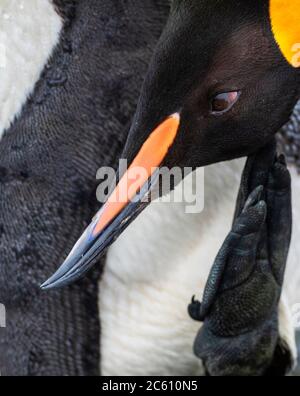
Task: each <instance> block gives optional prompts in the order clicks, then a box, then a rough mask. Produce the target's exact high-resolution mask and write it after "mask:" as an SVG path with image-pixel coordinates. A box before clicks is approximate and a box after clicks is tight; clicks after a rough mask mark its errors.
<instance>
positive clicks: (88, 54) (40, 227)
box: [0, 0, 168, 375]
mask: <svg viewBox="0 0 300 396" xmlns="http://www.w3.org/2000/svg"><path fill="white" fill-rule="evenodd" d="M22 3H23V7H24V8H22V9H19V8H18V7H19V4H20V2H19V1H14V2H12V1H9V2H5V4H4V5H3V7H2V4H1V11H2V12H3V13H6V14H7V15H8V17H9V19H8V20H7V21H8V22H7V24H8V23H9V26H7V29H8V28H10V29H11V30H10V31H11V34H10V35H8V37H7V40H10V41H8V42H9V45H8V44H7V46H8V51H9V53H8V57H9V58H8V62H9V63H8V66H9V67H8V69H6V68H4V69H1V70H0V74H1V80H3V79H4V80H5V81H6V83H7V84H8V86H7V90H6V92H5V93H3V92H2V91H1V89H0V91H1V94H0V95H3V96H2V102H1V110H3V101H4V99H3V98H5V100H6V101H11V106H10V107H9V108H10V109H11V113H10V114H9V115H8V116H7V118H5V117H4V116H3V115H2V118H1V125H2V131H1V132H3V136H2V140H1V143H0V152H1V155H0V156H1V161H0V190H1V202H0V218H1V242H0V244H1V245H0V249H1V264H0V301H1V303H3V304H5V306H6V310H7V328H6V329H1V338H0V360H1V365H0V366H1V368H0V371H1V373H2V375H43V374H47V375H96V374H98V373H99V372H100V370H99V354H100V353H99V352H100V350H99V331H100V330H99V329H100V326H99V318H98V312H97V293H98V278H99V273H100V263H99V266H98V270H97V271H96V272H95V273H94V274H93V275H91V276H89V278H88V279H86V280H84V281H83V282H82V283H81V285H76V286H74V287H71V288H69V289H67V290H63V291H59V292H55V293H52V294H46V293H43V292H41V290H40V288H39V285H40V283H41V282H42V281H43V280H44V279H45V278H46V277H47V276H48V274H49V271H50V272H51V271H54V270H55V268H56V267H57V263H58V262H61V261H62V260H63V259H64V257H65V256H66V254H67V253H68V251H69V250H70V249H71V247H72V245H73V243H75V241H76V239H77V238H78V237H79V235H80V233H81V232H82V231H83V229H84V227H85V226H86V225H87V222H88V221H89V220H90V217H91V216H92V215H93V213H94V212H95V210H96V209H97V206H98V204H97V202H96V197H95V189H96V186H97V181H96V178H95V175H96V171H97V169H98V168H99V167H100V166H102V165H113V166H114V165H116V160H117V158H118V157H119V155H120V152H121V149H122V146H123V144H124V140H125V138H126V135H127V132H128V125H129V122H130V120H131V117H132V114H133V110H134V107H135V105H136V101H137V96H138V92H139V89H140V85H141V82H142V78H143V75H144V73H145V71H146V68H147V63H148V60H149V58H150V55H151V53H152V49H153V47H154V45H155V43H156V41H157V39H158V37H159V34H160V31H161V29H162V26H163V24H164V22H165V16H166V14H167V11H168V10H166V8H165V6H164V5H160V4H159V2H158V3H157V2H155V7H153V2H152V1H149V2H143V5H142V4H140V2H131V3H130V5H129V6H125V4H123V3H120V2H119V1H111V0H109V1H101V2H99V1H79V2H73V1H72V2H65V1H63V2H59V1H58V2H56V6H57V7H58V11H59V13H58V12H56V11H55V9H54V8H53V4H52V3H51V2H50V1H48V0H39V1H35V0H26V1H24V2H22ZM65 7H66V8H65ZM74 7H75V8H74ZM61 15H62V16H63V17H64V18H65V19H62V16H61ZM25 16H26V18H25ZM16 26H18V27H19V28H18V29H20V30H21V33H19V30H18V29H17V28H16ZM4 28H6V24H5V25H3V26H2V24H1V29H4ZM145 28H146V29H145ZM14 32H15V34H16V37H14V36H13V33H14ZM116 32H119V34H116ZM22 38H23V39H24V42H23V41H22ZM8 42H7V43H8ZM30 48H31V52H30ZM42 50H44V52H43V51H42ZM35 52H37V53H38V55H39V56H38V58H37V59H36V58H34V56H33V55H34V54H35ZM14 56H15V57H14ZM21 60H22V61H23V62H24V66H22V63H21ZM14 61H15V62H16V63H14ZM18 67H19V68H18ZM27 70H28V71H27ZM40 72H42V74H41V75H40ZM7 73H8V74H9V75H8V74H7ZM10 73H11V76H10ZM29 77H30V78H29ZM25 80H26V81H27V82H26V81H25ZM18 81H20V85H18ZM25 83H26V84H25ZM35 83H36V84H35ZM25 85H26V86H25ZM4 104H5V102H4ZM23 104H24V106H23V107H22V105H23ZM9 122H11V124H10V126H9V127H8V123H9ZM5 127H7V128H6V130H5V131H4V129H5Z"/></svg>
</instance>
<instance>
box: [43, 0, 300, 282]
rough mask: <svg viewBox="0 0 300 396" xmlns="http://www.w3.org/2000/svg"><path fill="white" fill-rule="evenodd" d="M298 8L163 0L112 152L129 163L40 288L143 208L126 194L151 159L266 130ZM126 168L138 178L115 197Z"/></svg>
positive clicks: (234, 149) (297, 30)
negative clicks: (123, 130)
mask: <svg viewBox="0 0 300 396" xmlns="http://www.w3.org/2000/svg"><path fill="white" fill-rule="evenodd" d="M299 11H300V0H296V1H290V2H288V3H287V2H285V1H283V0H259V1H258V0H257V1H253V0H249V1H248V0H247V1H245V0H243V1H236V0H226V1H223V0H215V1H212V0H202V1H199V0H189V1H184V0H173V2H172V7H171V12H170V16H169V19H168V22H167V24H166V27H165V30H164V32H163V34H162V36H161V38H160V40H159V43H158V45H157V48H156V51H155V53H154V56H153V58H152V61H151V63H150V65H149V69H148V73H147V75H146V78H145V81H144V84H143V87H142V90H141V95H140V98H139V102H138V105H137V109H136V113H135V116H134V119H133V123H132V126H131V129H130V132H129V135H128V139H127V143H126V146H125V148H124V152H123V155H122V158H126V159H127V160H128V162H129V164H131V165H130V167H129V169H128V171H127V173H126V174H125V175H124V176H123V178H121V179H120V182H119V185H118V186H117V188H116V190H115V191H114V192H113V193H112V195H111V197H110V198H109V200H108V202H107V203H106V204H105V205H104V206H103V208H102V209H101V211H100V212H99V213H98V214H97V215H96V217H95V218H94V220H93V222H92V224H91V225H90V226H89V228H88V229H87V230H86V232H85V234H84V235H83V236H82V238H81V239H80V240H79V242H78V243H77V245H76V246H75V248H74V249H73V251H72V252H71V253H70V255H69V256H68V258H67V260H66V261H65V263H64V264H63V266H62V267H61V268H60V269H59V270H58V272H57V273H56V274H55V275H54V276H53V277H52V278H50V279H49V280H48V281H47V282H46V283H45V284H44V285H43V286H42V287H43V288H44V289H48V288H53V287H60V286H63V285H66V284H68V283H70V282H72V281H74V280H76V279H78V278H79V277H80V276H82V274H83V273H85V272H86V271H87V270H88V269H89V268H90V266H91V265H92V263H93V259H94V258H95V257H96V256H97V255H99V254H101V253H102V252H104V251H105V249H106V248H107V247H108V246H109V245H110V244H111V243H112V242H113V241H114V240H115V239H116V237H117V236H118V235H119V234H120V233H121V232H122V231H123V230H124V228H126V227H127V225H128V224H129V223H130V222H131V221H132V220H133V219H134V218H135V217H136V216H137V215H138V214H139V212H140V211H141V210H142V209H143V208H144V207H145V204H143V203H142V202H141V201H142V200H141V199H140V198H139V199H135V200H133V201H132V200H131V199H132V198H135V197H136V196H137V194H140V195H141V194H142V195H143V196H144V195H145V194H147V192H148V190H149V188H150V187H149V185H150V184H149V183H146V182H147V180H148V179H149V178H150V176H153V173H152V172H153V171H152V170H153V169H154V168H155V167H161V166H167V167H169V168H172V167H174V166H177V167H180V168H184V167H192V168H196V167H202V166H205V165H209V164H213V163H216V162H220V161H225V160H231V159H234V158H238V157H243V156H246V155H250V154H252V153H254V152H255V151H257V150H258V149H259V148H261V147H263V146H264V145H266V144H267V143H268V142H269V141H270V140H271V139H272V138H273V137H274V135H275V133H276V132H277V131H278V130H279V129H280V127H281V126H282V125H284V124H285V123H286V122H287V121H288V119H289V117H290V115H291V112H292V110H293V108H294V106H295V104H296V102H297V100H298V99H299V89H300V84H299V83H300V68H299V67H298V66H300V63H299V65H298V62H297V60H299V59H300V56H298V57H297V55H299V53H298V54H297V51H298V52H300V50H299V48H300V45H299V46H297V44H298V43H297V42H295V41H296V40H297V38H299V43H300V12H299ZM297 13H298V15H297ZM135 167H141V168H143V169H144V170H145V172H144V176H143V177H141V178H140V180H139V181H138V182H137V183H135V184H130V183H129V184H130V185H129V187H130V188H131V195H130V196H129V195H128V199H127V200H126V201H125V202H124V201H123V202H117V199H116V196H117V195H118V193H119V192H120V191H121V190H122V189H123V188H127V189H128V188H129V187H128V183H125V181H124V180H125V179H126V181H127V180H128V179H130V177H129V178H128V176H129V174H130V171H131V170H133V169H134V168H135ZM125 185H126V186H127V187H125ZM145 186H147V187H145Z"/></svg>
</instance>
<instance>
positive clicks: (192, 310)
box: [188, 296, 203, 322]
mask: <svg viewBox="0 0 300 396" xmlns="http://www.w3.org/2000/svg"><path fill="white" fill-rule="evenodd" d="M188 313H189V315H190V317H191V318H192V319H193V320H196V321H197V322H202V320H203V317H202V315H201V302H200V301H198V300H196V298H195V296H193V297H192V301H191V303H190V304H189V306H188Z"/></svg>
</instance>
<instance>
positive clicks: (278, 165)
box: [189, 144, 292, 376]
mask: <svg viewBox="0 0 300 396" xmlns="http://www.w3.org/2000/svg"><path fill="white" fill-rule="evenodd" d="M291 224H292V215H291V179H290V174H289V171H288V170H287V167H286V163H285V160H284V157H283V156H280V157H279V158H278V157H277V156H276V157H275V145H274V144H272V145H270V146H268V147H266V148H265V149H263V150H262V151H261V152H259V153H258V154H257V155H255V156H253V157H250V158H249V159H248V161H247V164H246V167H245V170H244V173H243V176H242V183H241V188H240V193H239V197H238V201H237V207H236V214H235V219H234V222H233V226H232V230H231V232H230V233H229V235H228V237H227V238H226V240H225V242H224V244H223V246H222V248H221V250H220V252H219V254H218V256H217V258H216V260H215V262H214V265H213V267H212V270H211V273H210V275H209V278H208V281H207V284H206V288H205V291H204V296H203V301H202V303H201V304H200V302H199V301H196V300H195V299H194V298H193V300H192V303H191V304H190V306H189V313H190V315H191V317H192V318H193V319H195V320H199V321H202V322H203V327H202V328H201V329H200V331H199V333H198V335H197V338H196V341H195V345H194V350H195V353H196V355H197V356H198V357H199V358H201V359H202V361H203V363H204V365H205V368H206V370H207V373H208V374H209V375H212V376H233V375H240V376H261V375H267V374H270V375H284V374H286V372H287V371H288V370H289V369H290V367H291V360H290V357H289V354H288V352H287V348H286V346H285V345H284V344H283V342H282V340H280V337H279V333H278V303H279V299H280V295H281V290H282V285H283V278H284V271H285V266H286V261H287V255H288V251H289V245H290V240H291Z"/></svg>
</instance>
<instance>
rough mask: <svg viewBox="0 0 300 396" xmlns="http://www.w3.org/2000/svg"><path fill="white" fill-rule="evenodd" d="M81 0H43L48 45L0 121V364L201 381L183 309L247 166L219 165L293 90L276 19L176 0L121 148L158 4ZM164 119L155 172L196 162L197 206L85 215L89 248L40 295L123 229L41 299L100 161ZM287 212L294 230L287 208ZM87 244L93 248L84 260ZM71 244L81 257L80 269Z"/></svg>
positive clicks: (253, 140) (290, 285)
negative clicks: (2, 310) (200, 196)
mask: <svg viewBox="0 0 300 396" xmlns="http://www.w3.org/2000/svg"><path fill="white" fill-rule="evenodd" d="M27 3H28V4H29V2H27ZM27 3H26V4H27ZM92 3H93V4H91V2H90V1H89V2H87V1H84V0H82V1H80V0H78V1H76V2H75V1H74V2H54V3H50V2H48V1H44V6H45V7H48V8H47V11H46V13H47V18H48V17H49V15H52V16H53V24H51V28H50V29H49V30H48V31H47V32H46V34H45V35H46V36H47V38H49V37H51V35H50V34H49V32H50V31H51V32H52V34H53V36H52V39H53V41H51V42H50V44H49V46H48V48H47V51H45V57H44V58H43V60H41V62H40V64H39V68H37V69H36V73H35V74H34V77H32V79H31V83H30V84H29V83H28V85H27V86H26V90H25V89H24V90H23V92H22V102H21V103H18V107H17V108H16V109H15V111H14V112H13V111H12V112H11V113H10V114H9V116H8V118H7V120H6V123H7V124H6V126H5V127H3V131H5V133H4V134H3V137H2V141H1V145H0V146H1V152H2V155H1V163H2V169H3V172H2V179H3V182H2V184H3V197H4V199H3V204H2V205H3V207H2V209H1V211H2V213H3V219H5V217H6V216H5V213H9V214H10V215H9V218H7V220H6V221H4V222H3V223H4V224H3V232H2V234H3V252H4V255H3V257H4V259H3V264H2V265H1V277H0V278H1V282H3V283H2V287H1V288H0V290H1V295H0V301H1V300H2V301H3V302H4V303H5V304H6V306H7V307H8V321H7V322H8V324H9V323H11V325H9V326H10V329H8V330H9V331H8V332H7V337H8V338H5V339H3V340H2V341H1V350H3V354H1V355H2V356H1V358H2V362H1V365H2V367H3V368H4V369H3V370H4V371H6V373H12V372H19V373H23V374H36V375H37V374H40V373H48V374H49V373H60V374H62V373H64V372H65V373H67V374H74V373H75V374H87V373H89V374H93V373H95V371H99V372H101V373H102V374H104V375H117V374H118V375H120V374H121V375H126V374H127V375H151V374H160V375H200V374H202V373H203V367H202V364H201V362H200V361H199V360H198V359H197V358H196V357H195V356H194V354H193V350H192V345H193V339H194V337H195V334H196V332H197V330H198V326H199V325H198V324H195V323H194V322H193V321H192V320H191V319H190V318H189V317H188V315H187V310H186V306H187V303H188V302H189V300H190V297H191V295H192V294H195V293H198V292H199V288H201V287H202V288H203V287H204V285H205V280H206V277H207V274H208V271H209V268H210V266H211V264H212V262H213V259H214V257H215V255H216V252H217V251H218V249H219V247H220V245H221V242H222V241H223V240H224V237H225V236H226V234H227V233H228V231H229V229H230V223H231V220H232V215H233V208H234V203H235V198H236V194H237V190H238V185H239V181H240V176H241V172H242V168H243V160H235V161H231V162H225V163H224V162H222V161H226V160H228V161H229V160H233V159H234V158H237V157H243V156H246V155H249V154H251V153H253V152H254V151H255V150H256V149H259V148H260V147H262V146H263V145H264V144H266V143H267V142H268V141H269V139H270V138H271V137H272V136H273V135H274V133H275V132H277V131H278V130H279V129H280V128H281V127H282V126H283V125H284V124H285V123H286V122H287V121H288V119H289V117H290V115H291V112H292V110H293V108H294V106H295V104H296V102H297V100H298V98H299V81H298V80H299V71H298V68H297V67H295V65H294V63H293V61H292V59H291V57H290V54H288V51H287V48H286V47H285V46H284V44H283V41H282V40H281V34H280V32H281V31H282V29H281V28H280V27H281V26H280V23H279V24H278V23H275V25H273V26H272V24H271V22H272V21H274V20H276V16H277V14H276V15H275V19H273V20H272V17H271V13H270V10H271V8H270V2H269V1H260V2H258V1H257V2H253V1H251V2H250V1H249V2H244V1H243V3H241V4H240V5H239V7H236V2H233V1H228V2H227V3H226V4H225V3H220V2H211V1H210V2H208V1H193V0H191V1H189V2H183V1H178V0H174V1H173V3H172V8H171V13H170V18H169V21H168V22H167V24H166V27H165V30H164V33H163V35H162V37H161V39H160V41H159V43H158V45H157V47H156V50H155V52H154V56H153V58H152V61H151V62H150V63H149V64H150V66H149V70H148V73H147V74H146V79H145V82H144V84H143V88H142V93H141V96H140V99H139V101H138V104H137V110H136V114H135V116H134V121H133V123H132V126H131V128H130V132H129V135H128V138H127V141H126V136H127V132H126V127H127V125H128V126H129V123H130V119H131V116H132V114H130V111H131V109H132V107H133V106H134V104H135V103H134V102H135V101H136V99H137V92H138V88H139V87H140V86H141V79H142V76H143V73H145V71H146V67H147V66H148V65H147V63H148V60H149V59H150V55H151V53H152V49H153V47H154V44H155V43H156V40H157V39H158V36H159V35H160V32H161V29H162V27H163V25H164V24H165V18H166V16H167V13H168V7H169V2H167V1H165V2H163V1H161V2H157V1H156V2H149V8H148V3H147V6H146V5H145V4H144V3H145V2H143V6H141V5H139V4H138V2H134V1H132V2H130V6H131V7H130V6H129V10H128V9H126V10H125V9H124V7H123V6H122V5H120V2H114V3H113V6H114V7H115V9H114V10H112V2H111V1H110V2H109V3H108V2H101V5H99V2H92ZM233 3H234V4H233ZM274 3H276V2H274ZM274 3H273V4H274ZM293 3H295V4H296V3H297V2H293ZM24 5H25V3H24ZM32 5H33V6H35V5H36V4H35V2H32ZM275 8H276V7H275ZM272 10H273V9H272ZM113 11H115V12H113ZM150 11H151V12H152V13H150ZM150 14H151V15H152V16H153V25H151V18H150V17H149V15H150ZM7 15H9V13H7ZM123 18H125V19H123ZM8 19H9V18H8ZM87 21H88V22H89V23H87ZM100 21H101V23H100ZM39 22H40V20H39ZM131 23H132V25H131ZM55 24H56V25H55ZM148 24H150V25H148ZM45 25H46V24H45ZM55 26H56V30H55ZM274 26H275V30H274V29H273V28H274ZM278 26H279V27H278ZM96 27H97V28H96ZM130 27H131V28H130ZM277 27H278V29H277ZM85 29H88V30H85ZM89 29H90V30H89ZM124 29H126V32H127V33H128V35H127V34H126V35H124V36H123V35H122V34H121V33H120V32H122V33H123V32H124ZM127 29H128V30H129V31H127ZM133 43H134V45H133ZM123 46H125V54H126V57H124V47H123ZM39 53H40V52H39ZM110 56H111V58H110ZM100 65H103V68H101V67H100ZM123 68H124V69H123ZM120 70H122V72H121V71H120ZM112 76H114V77H115V79H116V81H117V83H116V82H115V80H114V78H112ZM137 77H138V78H137ZM112 81H114V82H115V83H112ZM120 93H123V95H124V96H123V95H120ZM5 97H6V96H5ZM112 98H113V99H112ZM257 109H259V110H257ZM213 113H214V114H213ZM124 114H125V115H126V116H124ZM120 117H121V119H120ZM224 120H225V121H224ZM166 126H167V130H168V131H169V133H167V137H168V141H167V142H163V144H162V155H161V157H160V156H159V158H158V159H161V161H159V165H161V162H164V164H166V165H168V166H170V167H171V166H173V165H177V166H180V167H187V166H191V167H193V168H194V167H200V166H206V168H205V209H204V211H203V212H202V213H201V214H197V215H195V214H193V215H187V214H186V213H185V211H184V205H182V206H180V205H179V206H178V205H165V204H158V203H153V204H151V205H149V206H148V207H147V208H144V206H143V205H139V203H137V204H136V205H134V206H133V207H132V206H130V205H129V206H128V207H126V208H122V211H120V212H117V213H115V212H114V213H115V214H116V217H111V213H112V212H111V210H108V211H106V213H108V215H107V216H108V217H107V218H108V220H106V221H108V222H107V223H105V222H103V217H102V215H100V216H96V222H94V223H92V229H93V230H94V229H95V225H98V226H99V227H98V229H99V230H100V232H99V233H97V234H96V236H97V238H95V240H92V244H91V241H89V244H88V246H87V241H86V238H85V237H86V234H85V237H84V238H83V239H82V240H81V241H80V243H79V245H78V244H77V248H76V249H75V250H73V251H72V252H73V254H71V256H69V257H68V258H67V260H66V263H65V266H64V267H63V268H62V269H61V270H60V271H59V272H58V273H57V274H56V275H55V276H54V277H52V278H51V279H50V281H48V282H46V283H45V284H44V288H45V289H46V288H48V289H49V288H53V287H58V286H62V285H67V284H69V283H71V282H72V281H74V280H77V278H78V275H82V274H83V273H84V272H85V271H86V270H87V269H89V268H90V266H91V263H93V264H94V263H95V260H93V261H91V257H92V258H94V256H93V255H94V253H95V251H96V253H97V254H100V253H104V250H105V249H104V247H105V248H107V247H108V245H109V244H110V243H111V242H112V241H113V240H114V239H115V237H116V236H117V235H118V234H120V233H121V231H124V228H125V226H127V225H128V228H127V229H126V230H125V231H124V232H123V233H122V235H121V236H120V237H119V239H118V240H117V241H116V242H115V244H114V245H112V246H111V247H110V248H109V250H108V253H107V257H106V258H105V256H103V260H105V266H104V267H102V266H101V262H100V261H99V259H98V260H97V264H98V265H97V268H98V270H96V271H94V272H92V273H90V275H89V276H88V278H86V279H85V280H81V281H80V282H77V283H76V284H74V285H72V286H69V287H68V288H66V289H63V291H60V290H58V291H57V290H56V291H48V292H47V293H45V292H44V294H41V293H40V292H39V291H38V288H37V285H38V282H42V280H43V277H45V274H46V273H47V274H48V275H50V274H51V272H52V270H53V269H54V268H55V266H56V265H57V263H59V261H60V259H61V257H63V256H65V255H66V254H67V253H68V252H69V251H70V250H71V247H72V245H73V244H74V242H75V240H76V239H77V237H79V234H80V232H81V230H82V229H83V228H84V226H85V225H87V221H88V217H89V216H90V218H91V216H92V212H93V211H94V210H95V208H96V206H97V204H96V202H95V198H94V197H95V180H94V176H95V174H96V169H97V168H99V167H100V166H101V165H111V166H116V161H117V159H118V157H119V156H121V151H122V150H123V148H124V147H125V149H124V150H123V154H122V157H124V158H127V159H128V160H129V162H131V161H134V158H137V157H138V159H140V158H141V157H140V156H139V153H140V152H141V147H142V146H143V147H144V144H146V143H150V146H149V145H146V146H147V147H148V148H149V147H150V148H151V147H153V146H152V144H153V141H154V139H153V136H154V137H156V136H160V132H161V131H165V130H166ZM99 128H100V129H99ZM155 128H156V129H155ZM100 131H101V132H100ZM151 131H155V132H156V134H152V133H151ZM149 139H150V140H149ZM154 146H155V147H156V145H154ZM287 146H290V144H288V145H287ZM147 147H146V148H147ZM146 151H147V152H149V150H146ZM150 152H151V150H150ZM156 159H157V158H156ZM292 159H293V158H292ZM219 162H220V163H219ZM214 163H219V164H217V165H210V164H214ZM153 165H155V161H154V163H153ZM24 169H25V170H24ZM292 172H293V182H294V183H293V184H294V191H295V193H294V196H297V189H299V188H300V186H299V181H298V177H297V173H296V172H295V171H294V170H292ZM20 179H21V180H20ZM28 205H29V207H28ZM106 207H108V208H109V205H108V206H106ZM128 208H129V209H130V210H131V209H132V211H130V212H128ZM109 209H110V208H109ZM142 209H144V211H142V212H141V210H142ZM294 212H295V213H294V217H295V219H296V221H295V224H296V225H297V202H296V201H295V202H294ZM103 213H105V211H102V214H103ZM138 214H139V215H138ZM136 215H138V217H137V219H136V220H135V221H134V222H132V220H133V219H134V218H135V217H136ZM99 223H100V224H99ZM129 223H131V224H129ZM103 224H105V226H103ZM112 227H113V228H112ZM96 228H97V227H96ZM89 230H91V228H90V229H89ZM297 232H298V230H297V227H295V229H294V240H295V241H296V240H297V238H298V236H297ZM298 234H299V232H298ZM95 241H96V242H97V243H99V241H100V244H98V245H97V246H96V250H95V251H93V254H92V255H90V252H91V250H93V248H94V247H95V245H94V242H95ZM41 244H42V248H41ZM78 248H79V251H78V250H77V249H78ZM81 249H83V250H81ZM18 252H19V255H17V253H18ZM74 252H75V255H74ZM78 253H79V255H80V256H81V255H82V253H84V254H83V260H81V261H80V263H79V262H78ZM298 257H299V254H298V255H297V244H296V243H295V242H294V243H293V245H292V252H291V257H290V261H291V262H290V264H289V271H290V272H291V273H293V276H292V277H289V276H287V281H286V285H287V287H286V289H287V290H286V292H287V294H289V295H290V296H291V298H292V300H291V301H292V302H293V301H294V302H295V301H297V295H296V293H295V286H296V285H297V283H298V279H297V276H296V275H295V274H296V273H297V271H295V269H296V265H297V258H298ZM103 260H102V264H103ZM74 267H76V270H75V271H74ZM101 268H104V269H103V274H102V276H100V273H99V272H100V270H101ZM78 269H79V271H78ZM99 279H100V280H99ZM96 294H98V297H99V298H98V300H97V298H96ZM292 302H291V303H292ZM291 303H289V304H291ZM289 304H287V303H286V302H285V299H284V298H283V299H282V301H281V310H280V313H281V315H280V317H281V320H280V334H281V336H282V337H283V338H284V339H285V340H286V343H287V345H288V347H289V352H290V354H291V356H292V357H293V358H295V356H296V351H295V342H294V331H293V328H292V325H291V318H290V317H289V307H290V305H289ZM97 309H98V312H96V310H97ZM30 310H32V311H31V312H30ZM99 318H100V319H101V334H100V331H99V324H98V319H99ZM91 324H92V325H91ZM24 326H25V327H26V329H24ZM58 327H60V328H58ZM83 328H84V330H83ZM97 330H98V334H97V335H95V332H96V331H97ZM76 331H77V332H76ZM85 331H86V332H88V334H85ZM28 334H29V335H30V336H28ZM78 334H79V336H78ZM78 340H79V342H78ZM16 341H18V342H16ZM11 356H13V357H14V359H13V360H11V359H10V357H11ZM3 357H4V359H3ZM91 357H92V358H91ZM95 363H97V364H98V367H97V368H96V367H95ZM3 370H2V371H3Z"/></svg>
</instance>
